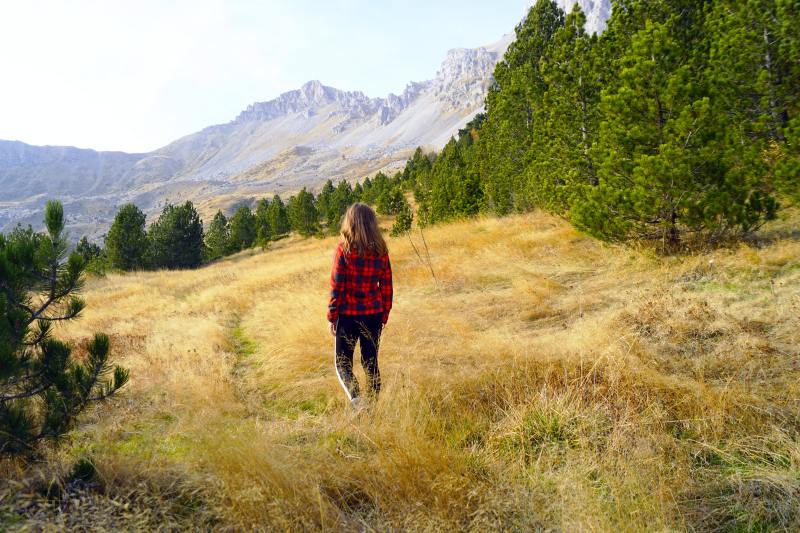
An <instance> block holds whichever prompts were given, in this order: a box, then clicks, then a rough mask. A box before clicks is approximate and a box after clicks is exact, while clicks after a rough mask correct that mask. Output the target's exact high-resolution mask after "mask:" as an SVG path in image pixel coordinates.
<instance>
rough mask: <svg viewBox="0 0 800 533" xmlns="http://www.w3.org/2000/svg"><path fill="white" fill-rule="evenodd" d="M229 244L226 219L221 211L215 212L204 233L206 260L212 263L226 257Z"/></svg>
mask: <svg viewBox="0 0 800 533" xmlns="http://www.w3.org/2000/svg"><path fill="white" fill-rule="evenodd" d="M229 242H230V236H229V231H228V219H227V218H226V217H225V215H224V214H223V213H222V211H217V214H216V215H214V218H213V219H212V220H211V225H210V226H209V227H208V232H207V233H206V238H205V243H206V260H207V261H213V260H215V259H219V258H220V257H224V256H226V255H227V254H228V243H229Z"/></svg>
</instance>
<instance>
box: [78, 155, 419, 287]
mask: <svg viewBox="0 0 800 533" xmlns="http://www.w3.org/2000/svg"><path fill="white" fill-rule="evenodd" d="M421 154H422V152H421V151H420V150H418V151H417V157H424V156H421ZM425 160H426V161H427V159H425ZM410 183H411V181H409V175H408V173H405V174H403V173H397V174H396V175H395V176H394V177H392V178H389V177H388V176H386V174H384V173H382V172H378V173H377V174H376V175H375V176H374V177H372V178H366V179H365V180H364V181H363V182H361V183H356V184H355V186H351V185H350V183H349V182H348V181H345V180H342V181H341V182H339V183H338V184H337V185H336V186H334V184H333V182H332V181H331V180H328V181H327V182H326V183H325V185H324V186H323V187H322V190H321V191H320V193H319V194H317V195H314V193H312V192H309V191H308V190H306V189H305V188H303V189H302V190H301V191H300V192H299V193H297V194H296V195H294V196H291V197H290V198H289V199H288V201H287V202H286V203H285V204H284V202H283V200H282V199H281V197H280V196H278V195H275V196H274V197H273V198H272V199H271V200H270V199H267V198H263V199H261V200H259V201H258V202H257V203H256V204H255V209H251V208H250V207H249V206H247V205H241V206H239V207H238V208H237V209H236V211H234V213H233V214H232V215H231V216H230V218H228V217H226V216H225V214H224V213H223V212H222V211H217V213H216V215H214V218H213V219H212V220H211V223H210V224H209V226H208V228H207V229H206V230H204V228H203V221H202V220H201V219H200V216H199V215H198V213H197V210H196V209H195V207H194V205H193V204H192V202H188V201H187V202H185V203H184V204H182V205H177V206H176V205H172V204H168V205H166V206H165V207H164V208H163V210H162V212H161V215H160V216H159V217H158V219H156V220H155V221H154V222H153V223H152V224H150V226H149V227H148V226H147V225H146V220H145V215H144V213H143V212H142V211H141V210H140V209H139V208H138V207H136V206H135V205H134V204H126V205H124V206H122V207H121V208H120V210H119V211H118V212H117V215H116V216H115V218H114V222H113V223H112V225H111V228H110V229H109V231H108V234H107V235H106V236H105V248H102V247H100V246H99V245H97V244H94V243H91V242H89V241H88V239H86V237H84V238H82V239H81V240H80V241H79V242H78V246H77V248H76V251H77V252H78V254H80V255H81V256H82V257H83V259H84V260H85V261H86V262H87V264H88V265H89V270H90V271H95V272H97V271H104V270H105V269H107V268H113V269H119V270H139V269H159V268H167V269H179V268H195V267H198V266H200V265H201V264H203V263H205V262H209V261H213V260H215V259H219V258H221V257H224V256H227V255H230V254H233V253H236V252H239V251H242V250H245V249H247V248H252V247H256V246H260V247H261V248H267V247H268V246H269V243H270V241H274V240H277V239H281V238H283V237H285V236H286V235H287V234H288V233H289V232H290V231H295V232H297V233H299V234H300V235H303V236H311V235H325V234H334V233H336V232H338V230H339V226H340V224H341V219H342V216H343V215H344V213H345V211H346V210H347V208H348V207H349V206H350V205H351V204H353V203H354V202H365V203H369V204H374V205H376V206H377V210H378V212H379V213H381V214H385V215H398V217H397V219H398V222H397V224H396V229H395V233H398V232H401V231H407V230H408V228H410V226H411V219H412V215H411V208H410V206H409V205H408V202H407V201H406V198H405V194H404V192H403V191H404V190H407V189H409V188H410Z"/></svg>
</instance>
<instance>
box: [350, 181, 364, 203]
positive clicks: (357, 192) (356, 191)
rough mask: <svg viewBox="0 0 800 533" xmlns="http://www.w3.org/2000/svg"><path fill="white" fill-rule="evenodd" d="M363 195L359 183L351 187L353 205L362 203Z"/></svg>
mask: <svg viewBox="0 0 800 533" xmlns="http://www.w3.org/2000/svg"><path fill="white" fill-rule="evenodd" d="M363 194H364V189H363V188H362V187H361V183H358V182H356V184H355V185H353V203H355V202H361V201H362V199H361V197H362V195H363Z"/></svg>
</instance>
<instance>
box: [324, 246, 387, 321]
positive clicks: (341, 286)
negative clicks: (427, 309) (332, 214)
mask: <svg viewBox="0 0 800 533" xmlns="http://www.w3.org/2000/svg"><path fill="white" fill-rule="evenodd" d="M334 265H335V267H334V270H333V273H332V276H331V286H332V289H333V290H332V292H331V296H335V299H336V303H337V307H338V312H339V313H340V314H343V315H371V314H377V313H381V314H385V316H386V317H387V318H388V315H389V310H390V309H391V302H392V274H391V265H390V263H389V254H383V255H378V254H374V253H360V252H357V251H350V252H346V251H345V250H344V245H343V244H342V243H340V244H339V246H337V247H336V255H335V258H334ZM332 299H333V298H332ZM329 311H330V308H329Z"/></svg>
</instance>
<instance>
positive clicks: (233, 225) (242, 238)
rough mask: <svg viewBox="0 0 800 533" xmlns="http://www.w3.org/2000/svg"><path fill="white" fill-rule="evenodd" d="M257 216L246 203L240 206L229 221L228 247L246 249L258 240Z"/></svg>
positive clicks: (233, 251)
mask: <svg viewBox="0 0 800 533" xmlns="http://www.w3.org/2000/svg"><path fill="white" fill-rule="evenodd" d="M256 232H257V229H256V217H255V215H253V212H252V211H250V208H249V207H247V206H246V205H243V206H240V207H239V208H238V209H237V210H236V211H235V212H234V213H233V216H232V217H231V219H230V221H229V222H228V249H229V250H230V251H231V253H235V252H239V251H241V250H246V249H247V248H250V247H251V246H253V244H255V242H256Z"/></svg>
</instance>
